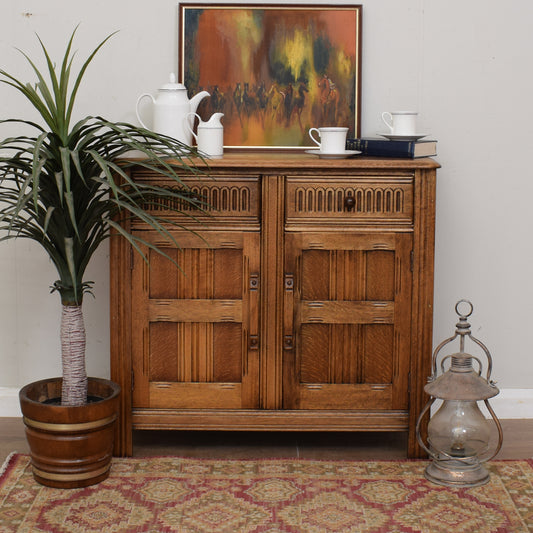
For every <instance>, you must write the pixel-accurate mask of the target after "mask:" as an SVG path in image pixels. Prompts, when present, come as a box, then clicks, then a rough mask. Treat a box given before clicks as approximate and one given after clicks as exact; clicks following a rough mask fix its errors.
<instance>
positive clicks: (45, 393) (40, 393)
mask: <svg viewBox="0 0 533 533" xmlns="http://www.w3.org/2000/svg"><path fill="white" fill-rule="evenodd" d="M61 382H62V379H61V378H51V379H45V380H41V381H36V382H34V383H30V384H29V385H26V386H25V387H23V388H22V389H21V391H20V393H19V399H20V406H21V410H22V415H23V420H24V424H25V426H26V438H27V440H28V444H29V447H30V454H31V462H32V468H33V476H34V478H35V480H36V481H38V482H39V483H41V484H42V485H46V486H48V487H55V488H78V487H87V486H89V485H94V484H96V483H100V482H101V481H103V480H104V479H106V478H107V477H108V476H109V469H110V467H111V458H112V454H113V441H114V433H115V421H116V419H117V415H118V401H119V394H120V387H119V385H117V384H116V383H113V382H112V381H109V380H106V379H99V378H89V389H88V397H89V403H87V404H86V405H81V406H76V407H67V406H62V405H58V404H57V402H55V403H54V399H59V398H60V397H61Z"/></svg>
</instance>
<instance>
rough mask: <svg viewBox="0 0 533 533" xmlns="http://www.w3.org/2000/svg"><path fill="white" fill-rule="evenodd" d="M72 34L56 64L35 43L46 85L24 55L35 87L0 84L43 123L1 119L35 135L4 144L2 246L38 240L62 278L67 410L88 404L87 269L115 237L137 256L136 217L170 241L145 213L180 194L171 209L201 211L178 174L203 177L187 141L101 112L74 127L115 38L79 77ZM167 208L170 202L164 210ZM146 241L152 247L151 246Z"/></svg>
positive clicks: (159, 221) (6, 79)
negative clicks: (145, 171)
mask: <svg viewBox="0 0 533 533" xmlns="http://www.w3.org/2000/svg"><path fill="white" fill-rule="evenodd" d="M75 33H76V30H74V32H73V33H72V35H71V37H70V39H69V41H68V45H67V48H66V51H65V54H64V57H63V59H62V62H61V64H60V65H59V67H56V66H55V65H54V63H53V62H52V60H51V58H50V56H49V54H48V51H47V49H46V47H45V46H44V44H43V42H42V41H41V40H40V39H39V42H40V45H41V48H42V51H43V54H44V58H45V60H46V67H47V68H46V69H45V70H44V72H45V74H46V72H47V78H48V79H45V75H44V74H43V73H42V72H41V71H40V70H39V69H38V68H37V67H36V65H35V64H34V62H33V61H32V60H31V59H30V58H29V57H28V56H27V55H26V54H24V53H23V52H22V53H23V55H24V56H25V58H26V59H27V60H28V62H29V63H30V65H31V67H32V68H33V71H34V73H35V74H36V76H37V83H36V84H35V85H30V84H25V83H23V82H21V81H19V80H18V79H17V78H16V77H15V76H13V75H11V74H9V73H7V72H5V71H4V70H1V69H0V81H2V82H3V83H5V84H7V85H10V86H11V87H13V88H15V89H16V90H17V91H19V92H20V93H22V94H23V95H24V96H25V97H26V99H27V100H28V101H29V102H30V103H31V104H32V105H33V107H34V108H35V109H36V110H37V111H38V113H39V115H40V117H41V119H42V121H43V123H44V124H38V123H36V122H31V121H28V120H22V119H8V120H3V121H1V122H11V123H13V122H15V123H19V124H21V125H23V126H24V127H28V126H29V127H30V128H32V131H33V132H34V135H33V136H23V135H21V136H17V137H10V138H7V139H5V140H3V141H2V142H0V240H6V239H10V238H28V239H32V240H34V241H36V242H38V243H39V244H40V245H41V246H42V247H43V248H44V249H45V251H46V252H47V253H48V255H49V257H50V259H51V260H52V262H53V264H54V265H55V267H56V269H57V272H58V276H59V279H58V280H57V281H56V282H55V283H54V284H53V287H52V290H53V291H57V292H58V293H59V295H60V297H61V304H62V316H61V352H62V371H63V386H62V387H63V388H62V400H61V403H62V405H68V406H74V405H82V404H84V403H85V402H86V400H87V375H86V370H85V328H84V324H83V314H82V300H83V296H84V294H85V293H87V292H88V291H90V289H91V285H92V282H91V281H88V280H86V279H85V278H84V276H85V270H86V268H87V265H88V263H89V261H90V259H91V257H92V256H93V254H94V253H95V251H96V250H97V248H98V246H99V245H100V244H101V243H102V242H103V241H105V240H106V239H108V238H109V237H111V236H112V235H113V234H117V235H122V237H124V238H126V239H127V240H128V241H129V242H130V243H131V245H132V246H133V247H134V248H135V249H137V251H139V253H141V251H140V248H139V243H140V239H139V238H138V237H135V236H133V235H132V234H130V233H128V232H127V231H125V230H124V228H123V227H122V225H121V224H120V222H121V220H124V219H126V218H128V217H129V218H133V219H140V220H142V221H143V222H144V223H146V224H148V225H150V226H151V227H152V228H153V229H155V230H156V231H158V232H160V233H161V234H162V235H165V236H166V237H168V238H169V239H170V240H173V239H172V236H171V234H170V232H169V231H168V225H166V224H167V223H168V222H169V221H168V220H165V218H164V216H160V215H154V214H153V213H161V211H158V210H150V211H146V210H145V209H143V208H144V207H146V206H147V205H152V206H153V205H157V204H159V203H161V202H162V201H163V199H165V198H168V197H169V196H173V197H175V198H176V200H177V201H175V202H170V203H171V204H172V205H174V206H180V205H181V206H184V205H187V204H196V206H197V207H199V206H198V203H199V201H198V200H197V199H196V198H195V197H194V196H192V195H190V194H188V191H187V188H186V187H185V186H184V185H183V183H182V182H181V181H180V178H179V175H178V173H177V172H179V171H180V170H182V171H183V170H184V169H185V170H187V171H193V172H196V171H197V170H196V168H195V167H194V165H192V164H191V156H193V155H196V153H195V152H194V151H193V150H191V149H189V148H188V147H187V149H186V150H185V146H184V145H183V144H181V143H180V142H178V141H176V140H174V139H172V138H170V137H166V136H162V135H159V134H157V133H154V132H151V131H149V130H146V129H144V128H140V127H137V126H135V125H131V124H127V123H114V122H110V121H108V120H105V119H104V118H102V117H99V116H89V117H86V118H84V119H83V120H80V121H78V122H76V123H75V124H74V125H72V126H71V120H72V115H73V110H74V104H75V100H76V95H77V93H78V89H79V87H80V83H81V81H82V78H83V76H84V74H85V72H86V69H87V67H88V66H89V64H90V62H91V61H92V59H93V58H94V56H95V54H96V53H97V52H98V51H99V50H100V48H101V47H102V46H103V45H104V43H105V42H106V41H107V40H108V39H109V38H110V37H111V35H109V36H108V37H107V38H106V39H104V40H103V41H102V42H101V43H100V44H99V45H98V46H97V48H96V49H95V50H94V51H93V52H92V53H91V54H90V55H89V57H88V58H87V60H86V61H85V62H84V63H83V65H82V67H81V69H80V70H79V71H78V72H77V74H72V72H71V69H72V64H73V58H74V55H75V54H74V53H73V51H72V45H73V40H74V36H75ZM112 35H113V34H112ZM132 151H134V153H135V159H133V158H132V157H131V154H132ZM185 153H186V154H187V155H186V156H185V155H183V154H185ZM139 158H140V159H139ZM133 164H137V165H139V164H141V165H143V166H145V167H146V168H149V169H152V168H153V169H155V168H157V170H158V171H159V172H161V173H163V174H165V175H166V176H168V177H170V178H172V179H173V180H175V182H176V187H174V188H172V189H171V190H169V189H162V188H160V187H157V186H153V185H150V184H137V183H134V182H133V181H132V180H131V179H130V178H129V176H128V173H127V169H128V167H129V166H131V165H133ZM168 204H169V202H165V205H166V209H168ZM175 209H178V208H177V207H176V208H175ZM167 212H168V211H167ZM143 244H146V245H147V246H149V247H151V248H154V246H153V245H151V244H150V243H146V242H144V243H143ZM176 244H177V243H176ZM155 249H156V250H157V251H159V252H160V253H163V252H162V250H159V249H157V248H155Z"/></svg>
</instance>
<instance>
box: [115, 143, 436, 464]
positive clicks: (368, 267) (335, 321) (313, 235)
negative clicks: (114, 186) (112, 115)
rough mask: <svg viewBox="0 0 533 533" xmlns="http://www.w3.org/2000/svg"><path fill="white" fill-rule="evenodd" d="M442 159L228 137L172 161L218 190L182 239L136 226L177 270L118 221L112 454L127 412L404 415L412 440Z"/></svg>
mask: <svg viewBox="0 0 533 533" xmlns="http://www.w3.org/2000/svg"><path fill="white" fill-rule="evenodd" d="M438 166H439V165H438V164H437V163H436V162H435V161H433V160H431V159H415V160H411V159H401V160H400V159H384V158H382V159H370V158H353V159H345V160H344V159H343V160H322V159H318V158H314V157H313V156H311V155H307V154H300V153H298V154H288V153H286V154H281V153H235V154H228V155H226V156H225V157H224V158H223V159H220V160H213V161H211V162H210V164H209V170H208V176H205V177H203V178H198V177H197V176H193V175H184V176H183V180H184V182H186V183H187V185H189V186H190V187H191V188H192V189H193V190H194V191H195V193H196V194H198V195H200V196H202V197H203V198H205V199H206V201H207V203H208V204H209V205H210V206H211V207H210V208H209V215H208V216H207V215H205V214H202V213H201V212H200V211H198V212H196V213H189V215H194V218H191V217H188V216H186V215H175V216H174V220H175V222H176V223H177V225H176V226H174V227H173V229H172V233H173V236H174V237H175V238H176V240H177V242H178V243H179V245H180V248H177V247H175V246H171V245H170V244H169V243H168V242H165V241H164V240H163V239H162V237H161V236H160V235H159V234H157V233H156V232H154V231H152V230H150V229H149V228H147V227H145V226H144V225H143V224H142V223H135V224H134V225H132V226H131V227H130V228H129V229H130V230H131V231H133V232H135V233H136V234H137V236H138V237H140V238H142V239H144V240H145V241H146V242H147V243H154V244H157V245H158V246H160V247H164V248H165V251H166V253H167V254H168V255H169V256H170V257H172V258H173V259H174V260H175V261H176V262H177V263H178V264H179V265H180V267H181V271H180V270H178V269H177V268H176V267H175V265H174V264H173V263H172V262H171V261H169V260H168V259H166V258H164V257H162V256H161V255H159V254H157V253H155V252H153V251H151V250H150V249H149V248H148V247H144V251H145V252H146V254H147V255H148V256H149V258H150V266H148V265H147V263H146V262H145V261H144V260H143V259H142V257H141V256H140V255H139V254H138V253H136V252H134V251H133V250H132V248H131V246H130V245H129V244H128V243H127V242H126V241H125V240H124V239H121V238H114V239H112V241H111V336H112V337H111V378H112V379H113V380H114V381H116V382H117V383H119V384H120V385H121V386H122V391H123V392H122V400H121V401H122V403H121V413H120V424H119V429H118V434H117V439H116V448H115V454H116V455H130V454H131V453H132V429H180V430H254V431H258V430H260V431H263V430H264V431H273V430H279V431H408V433H409V439H408V451H407V452H408V455H409V457H419V456H421V455H422V454H421V450H420V448H419V447H418V444H417V441H416V436H415V424H416V419H417V417H418V414H419V412H420V411H421V409H422V406H423V405H424V403H425V401H426V399H425V396H424V391H423V387H424V384H425V383H426V378H427V376H429V374H430V370H431V369H430V360H431V349H432V315H433V308H432V302H433V255H434V226H435V181H436V169H437V168H438ZM132 176H133V178H134V179H135V180H136V181H138V182H143V181H151V182H153V181H156V182H159V183H160V184H161V186H168V185H169V183H168V182H167V181H166V180H165V178H163V177H162V176H160V175H158V174H157V173H153V172H149V171H146V170H144V169H143V168H141V167H135V168H134V169H133V170H132ZM180 225H184V226H185V227H186V229H184V228H183V227H180ZM187 230H193V232H191V231H187Z"/></svg>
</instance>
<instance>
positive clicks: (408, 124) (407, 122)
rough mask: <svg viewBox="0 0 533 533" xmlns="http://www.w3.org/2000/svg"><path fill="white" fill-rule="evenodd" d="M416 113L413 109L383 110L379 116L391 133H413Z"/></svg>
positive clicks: (414, 131)
mask: <svg viewBox="0 0 533 533" xmlns="http://www.w3.org/2000/svg"><path fill="white" fill-rule="evenodd" d="M417 115H418V113H416V112H415V111H390V112H389V111H384V112H383V113H382V114H381V118H382V120H383V122H385V124H386V125H387V126H388V127H389V129H390V132H391V134H392V135H415V134H416V116H417ZM387 119H388V120H387Z"/></svg>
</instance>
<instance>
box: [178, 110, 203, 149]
mask: <svg viewBox="0 0 533 533" xmlns="http://www.w3.org/2000/svg"><path fill="white" fill-rule="evenodd" d="M191 115H194V116H195V117H198V120H200V121H201V120H202V119H201V118H200V116H199V115H197V114H196V113H194V112H192V111H191V112H190V113H187V114H186V115H185V118H184V119H183V124H184V126H185V129H187V130H189V131H190V132H191V133H192V136H193V137H194V140H195V141H196V142H198V135H196V133H194V131H193V126H194V119H193V121H192V122H191V120H190V116H191Z"/></svg>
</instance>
